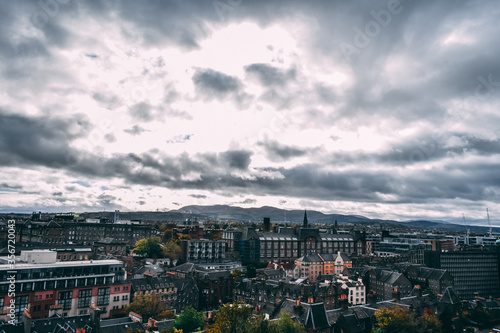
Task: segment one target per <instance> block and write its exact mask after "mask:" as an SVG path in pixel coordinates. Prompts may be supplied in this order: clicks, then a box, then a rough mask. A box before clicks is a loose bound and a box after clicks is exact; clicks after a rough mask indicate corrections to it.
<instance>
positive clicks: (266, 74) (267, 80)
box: [245, 64, 297, 86]
mask: <svg viewBox="0 0 500 333" xmlns="http://www.w3.org/2000/svg"><path fill="white" fill-rule="evenodd" d="M245 71H246V72H247V73H249V74H253V75H255V76H256V77H257V78H258V79H259V81H260V83H261V84H263V85H264V86H284V85H286V84H287V83H288V81H290V80H294V79H295V76H296V74H297V73H296V71H295V69H289V70H288V71H286V72H285V71H283V70H280V69H278V68H276V67H273V66H270V65H267V64H252V65H249V66H246V67H245Z"/></svg>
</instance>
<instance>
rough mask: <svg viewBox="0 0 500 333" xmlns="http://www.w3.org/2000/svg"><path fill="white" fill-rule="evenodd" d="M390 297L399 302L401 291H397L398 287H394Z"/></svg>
mask: <svg viewBox="0 0 500 333" xmlns="http://www.w3.org/2000/svg"><path fill="white" fill-rule="evenodd" d="M392 298H393V299H394V300H395V301H396V302H399V301H401V292H400V291H399V289H398V287H396V288H394V290H393V292H392Z"/></svg>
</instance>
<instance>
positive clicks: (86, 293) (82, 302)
mask: <svg viewBox="0 0 500 333" xmlns="http://www.w3.org/2000/svg"><path fill="white" fill-rule="evenodd" d="M91 301H92V289H82V290H80V291H79V292H78V307H79V308H87V307H89V306H90V302H91ZM80 312H81V311H80Z"/></svg>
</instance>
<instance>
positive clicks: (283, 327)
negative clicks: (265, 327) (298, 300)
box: [268, 311, 306, 333]
mask: <svg viewBox="0 0 500 333" xmlns="http://www.w3.org/2000/svg"><path fill="white" fill-rule="evenodd" d="M268 332H269V333H306V330H305V328H304V326H303V325H302V324H301V323H300V322H298V321H295V320H293V319H292V317H291V316H290V314H289V313H288V312H285V311H281V313H280V317H279V319H278V320H276V321H273V322H271V323H270V324H269V331H268Z"/></svg>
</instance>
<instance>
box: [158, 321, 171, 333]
mask: <svg viewBox="0 0 500 333" xmlns="http://www.w3.org/2000/svg"><path fill="white" fill-rule="evenodd" d="M174 320H175V319H167V320H160V321H156V327H157V328H158V331H160V332H163V331H164V330H167V329H169V328H170V327H172V325H173V324H174Z"/></svg>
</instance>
